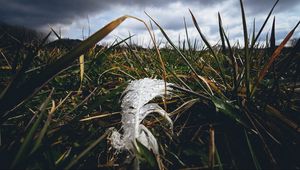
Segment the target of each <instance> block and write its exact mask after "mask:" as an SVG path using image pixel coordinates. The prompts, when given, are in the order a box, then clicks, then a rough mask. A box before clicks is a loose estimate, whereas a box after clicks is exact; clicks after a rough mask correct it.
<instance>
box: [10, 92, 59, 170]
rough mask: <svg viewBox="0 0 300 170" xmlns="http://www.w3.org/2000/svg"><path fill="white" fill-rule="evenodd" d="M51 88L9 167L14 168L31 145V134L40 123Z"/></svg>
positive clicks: (32, 134)
mask: <svg viewBox="0 0 300 170" xmlns="http://www.w3.org/2000/svg"><path fill="white" fill-rule="evenodd" d="M52 93H53V90H52V91H51V92H50V94H49V95H48V97H47V98H46V100H45V101H44V102H43V104H42V105H41V107H40V110H39V117H38V119H37V120H36V121H35V123H34V124H33V125H32V127H31V129H30V131H29V133H28V134H27V136H26V137H25V139H24V142H23V143H22V145H21V148H20V149H19V151H18V153H17V155H16V157H15V159H14V161H13V163H12V165H11V168H12V169H14V168H16V167H17V165H18V164H19V163H20V162H21V161H22V159H23V158H24V157H25V156H26V154H28V151H29V147H30V145H31V142H32V139H33V136H34V135H35V132H36V130H37V128H38V126H39V125H40V124H41V122H42V120H43V117H44V114H45V111H46V107H47V105H48V103H49V101H50V98H51V96H52Z"/></svg>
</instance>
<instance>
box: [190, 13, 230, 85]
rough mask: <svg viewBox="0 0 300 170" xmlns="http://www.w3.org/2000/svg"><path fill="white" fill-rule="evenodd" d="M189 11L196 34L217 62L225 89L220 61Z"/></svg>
mask: <svg viewBox="0 0 300 170" xmlns="http://www.w3.org/2000/svg"><path fill="white" fill-rule="evenodd" d="M189 11H190V14H191V16H192V19H193V22H194V25H195V27H196V29H197V31H198V33H199V34H200V37H201V39H202V40H203V42H204V43H205V45H206V46H207V47H208V49H209V50H210V52H211V54H212V55H213V57H214V58H215V60H216V62H217V66H218V69H219V71H220V75H221V78H222V81H223V83H224V85H225V86H226V87H227V83H226V79H225V75H224V71H223V69H222V67H221V64H220V61H219V59H218V57H217V55H216V53H215V51H214V50H213V48H212V46H211V45H210V43H209V42H208V40H207V39H206V37H205V36H204V34H203V33H202V31H201V30H200V27H199V25H198V22H197V20H196V18H195V16H194V14H193V13H192V11H191V10H189Z"/></svg>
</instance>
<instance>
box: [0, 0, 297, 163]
mask: <svg viewBox="0 0 300 170" xmlns="http://www.w3.org/2000/svg"><path fill="white" fill-rule="evenodd" d="M240 2H241V16H242V17H241V22H242V25H243V32H244V47H236V46H232V45H231V44H230V40H229V39H228V36H227V35H226V33H225V31H224V29H223V23H222V17H221V14H219V25H218V27H219V33H220V40H221V41H220V42H221V44H220V45H218V44H217V45H212V44H210V43H209V41H208V40H207V39H206V37H205V35H204V33H203V32H202V31H201V25H199V24H198V23H197V18H195V17H194V15H193V13H192V11H190V13H191V20H192V21H193V23H194V25H195V29H196V30H197V31H198V32H199V36H200V38H201V40H202V41H203V42H204V44H205V46H204V47H197V44H196V43H194V44H193V45H192V43H191V40H190V39H189V36H188V31H186V38H185V41H181V42H180V43H179V46H175V45H174V44H175V42H172V41H171V38H170V37H169V36H168V33H167V32H166V31H165V30H164V29H163V28H162V27H161V26H160V25H159V22H158V21H156V20H155V19H152V18H151V17H150V16H149V17H150V19H151V20H152V22H153V23H154V24H153V26H157V28H158V29H159V30H160V31H161V32H162V34H163V35H164V37H165V39H166V41H168V43H169V44H170V46H169V47H166V48H163V49H158V48H155V47H157V45H156V44H154V47H153V48H147V49H145V48H139V47H138V46H134V45H132V44H130V43H128V42H130V39H131V37H128V38H127V39H124V40H119V39H118V40H116V41H115V42H114V43H112V44H111V45H108V46H105V47H103V46H98V45H96V43H97V42H98V41H100V40H101V39H102V38H104V37H105V36H106V35H107V34H109V32H110V31H112V30H113V29H115V28H116V27H117V26H118V25H119V24H121V23H122V22H123V21H124V20H125V19H126V18H132V17H130V16H124V17H120V18H118V19H117V20H115V21H113V22H111V23H109V24H108V25H106V26H105V27H103V28H102V29H100V30H99V31H98V32H96V33H95V34H94V35H92V36H91V37H90V38H88V39H86V40H85V41H82V42H80V43H79V44H78V45H77V46H74V47H73V48H63V47H56V46H51V47H49V46H48V45H47V39H48V37H49V36H50V34H53V35H55V32H54V30H53V31H52V33H49V34H48V35H47V36H45V38H44V39H41V40H40V41H39V43H38V45H37V44H30V43H27V44H22V43H20V42H18V47H21V48H17V47H15V46H14V47H2V48H1V58H0V61H1V62H0V63H1V70H0V74H1V77H0V81H1V82H0V87H1V96H0V116H1V128H0V137H1V138H0V150H1V159H0V160H1V168H13V169H16V168H27V169H35V168H37V169H48V168H51V169H70V168H77V169H87V168H102V169H116V168H129V167H130V166H131V165H130V164H131V162H124V159H125V153H122V154H119V155H116V154H115V152H114V150H113V148H112V147H111V146H110V144H109V138H108V136H109V131H108V129H109V128H110V127H118V128H119V127H120V118H121V117H120V110H121V109H120V103H119V98H120V96H121V93H122V91H123V90H124V89H125V88H126V85H127V84H128V82H129V81H130V80H134V79H140V78H145V77H151V78H159V79H164V80H166V81H168V82H172V83H174V84H176V86H177V87H174V94H176V95H175V97H174V98H172V99H170V100H166V101H160V100H157V101H156V102H158V103H160V105H162V106H164V107H165V108H167V111H168V112H169V113H170V115H171V118H172V119H173V121H174V132H173V133H171V132H169V131H168V130H167V127H164V126H156V125H157V124H164V122H162V121H160V120H156V119H154V118H153V117H148V118H147V119H146V120H145V121H144V122H143V123H144V124H145V126H147V127H148V128H150V129H151V131H152V132H153V133H154V134H155V136H156V137H157V140H158V142H159V146H160V156H159V158H156V159H153V158H151V157H152V156H153V154H151V151H150V152H148V151H147V150H145V148H144V150H145V151H144V152H143V154H141V159H143V160H144V163H143V165H142V167H149V168H150V167H151V165H153V160H155V161H157V165H159V166H158V167H159V168H161V169H163V168H166V169H179V168H181V169H270V168H272V169H297V168H299V167H300V165H299V161H298V154H297V153H299V151H300V147H299V146H300V145H299V141H300V140H299V139H300V136H299V133H300V129H299V123H300V117H299V114H298V113H299V112H300V103H299V96H300V95H299V93H300V91H299V80H298V78H299V77H298V75H300V74H299V70H300V69H299V68H300V67H299V64H300V62H299V53H300V51H299V44H300V41H298V42H297V43H296V44H295V46H294V47H290V48H284V46H285V45H286V43H287V42H288V41H289V40H290V39H291V37H292V35H293V33H294V32H295V30H296V29H297V26H298V25H299V23H295V27H294V28H291V30H287V36H286V37H285V39H284V40H283V41H282V42H281V43H280V45H279V46H275V41H276V40H275V35H276V29H275V25H276V23H275V19H274V20H273V23H271V24H273V29H272V30H271V33H270V35H271V37H270V39H266V42H267V43H266V45H263V47H260V48H258V47H259V46H261V45H260V42H258V38H259V37H260V35H261V33H262V32H263V31H264V27H265V25H266V24H268V23H269V22H268V21H269V18H270V16H271V14H272V11H273V9H274V7H275V5H276V4H277V2H276V3H275V5H274V7H273V8H272V9H271V10H270V12H269V14H268V16H267V17H266V20H265V22H264V24H263V25H262V26H261V28H260V30H259V32H257V33H256V32H255V31H253V33H252V34H253V35H251V38H249V37H248V31H247V30H248V29H247V28H248V27H247V24H246V23H247V22H246V16H245V15H244V6H243V3H242V1H240ZM279 22H280V21H279ZM183 26H184V25H183ZM185 27H186V26H185ZM145 29H148V30H149V32H150V33H151V34H152V30H151V29H150V27H148V28H145ZM186 30H187V29H186ZM56 36H58V34H56ZM151 38H152V40H153V41H154V42H155V37H153V35H152V37H151ZM187 47H188V48H187ZM9 48H13V50H9ZM197 49H198V50H197ZM199 49H201V50H199ZM12 51H14V52H12ZM161 128H166V130H161ZM141 147H142V146H141ZM155 164H156V163H155Z"/></svg>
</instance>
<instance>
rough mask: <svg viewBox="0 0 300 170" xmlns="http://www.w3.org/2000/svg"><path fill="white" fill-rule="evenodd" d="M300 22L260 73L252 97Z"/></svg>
mask: <svg viewBox="0 0 300 170" xmlns="http://www.w3.org/2000/svg"><path fill="white" fill-rule="evenodd" d="M299 24H300V21H299V22H298V23H297V24H296V26H295V27H294V28H293V29H292V30H291V31H290V32H289V33H288V35H287V36H286V37H285V38H284V40H283V41H282V42H281V43H280V45H279V46H278V47H277V48H276V50H275V51H274V52H273V54H272V56H271V57H270V59H269V61H268V62H267V63H266V64H265V65H264V67H263V69H262V70H261V71H260V72H259V76H258V78H257V81H256V83H255V85H254V87H253V89H252V92H251V96H252V95H253V94H254V92H255V90H256V87H257V86H258V85H259V83H260V82H261V80H262V79H263V78H264V77H265V76H266V74H267V72H268V70H269V68H270V67H271V65H272V64H273V63H274V61H275V60H276V59H277V58H278V57H279V55H280V53H281V51H282V50H283V48H284V46H285V45H286V43H287V42H288V41H289V40H290V38H291V37H292V35H293V34H294V32H295V30H296V28H297V27H298V26H299Z"/></svg>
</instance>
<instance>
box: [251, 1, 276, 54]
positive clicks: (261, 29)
mask: <svg viewBox="0 0 300 170" xmlns="http://www.w3.org/2000/svg"><path fill="white" fill-rule="evenodd" d="M278 2H279V0H277V1H276V2H275V4H274V5H273V7H272V8H271V10H270V12H269V14H268V16H267V18H266V19H265V22H264V23H263V25H262V26H261V28H260V30H259V31H258V33H257V35H256V37H255V39H254V41H253V42H252V45H251V48H253V47H254V44H255V43H256V42H257V40H258V38H259V36H260V34H261V33H262V31H263V29H264V28H265V26H266V24H267V22H268V20H269V18H270V16H271V14H272V13H273V10H274V8H275V6H276V5H277V3H278Z"/></svg>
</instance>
